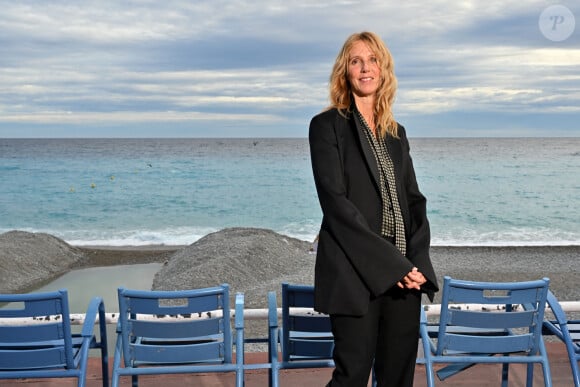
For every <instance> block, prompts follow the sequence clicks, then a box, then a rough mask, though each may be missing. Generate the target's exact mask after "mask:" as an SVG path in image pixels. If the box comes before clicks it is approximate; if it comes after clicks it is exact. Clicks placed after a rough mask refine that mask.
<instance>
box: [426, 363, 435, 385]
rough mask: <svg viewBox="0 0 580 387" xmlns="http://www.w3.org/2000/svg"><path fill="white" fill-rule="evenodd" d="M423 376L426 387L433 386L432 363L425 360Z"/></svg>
mask: <svg viewBox="0 0 580 387" xmlns="http://www.w3.org/2000/svg"><path fill="white" fill-rule="evenodd" d="M425 376H426V378H427V387H435V373H434V372H433V363H432V362H430V361H428V360H427V361H426V362H425Z"/></svg>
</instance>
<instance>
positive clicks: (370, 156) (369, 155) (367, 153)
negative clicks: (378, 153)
mask: <svg viewBox="0 0 580 387" xmlns="http://www.w3.org/2000/svg"><path fill="white" fill-rule="evenodd" d="M352 118H353V121H354V122H355V126H356V133H357V135H358V140H359V143H360V144H361V147H362V150H363V155H364V157H365V160H366V162H367V165H368V166H369V169H370V170H371V174H372V175H373V180H374V181H375V184H376V186H377V187H380V181H381V180H380V178H379V166H378V165H377V160H376V159H375V155H374V153H373V150H372V149H371V144H369V141H368V139H367V137H366V134H365V132H364V130H365V128H364V127H363V124H362V122H360V119H359V118H358V116H357V115H356V114H354V113H353V114H352Z"/></svg>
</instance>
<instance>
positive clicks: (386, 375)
mask: <svg viewBox="0 0 580 387" xmlns="http://www.w3.org/2000/svg"><path fill="white" fill-rule="evenodd" d="M420 308H421V293H420V292H419V291H416V290H407V289H400V288H398V287H394V288H392V289H390V290H389V291H387V292H386V293H385V294H383V295H381V296H379V297H377V298H376V299H373V300H371V302H370V305H369V310H368V312H367V314H365V315H363V316H345V315H331V316H330V320H331V324H332V333H333V335H334V341H335V346H334V353H333V357H334V362H335V367H336V368H335V369H334V372H333V373H332V380H331V381H330V382H329V383H328V385H327V386H330V387H363V386H364V387H366V386H367V383H368V380H369V375H370V371H371V368H372V367H373V360H374V370H375V376H376V379H377V386H378V387H391V386H392V387H405V386H409V387H412V386H413V377H414V374H415V362H416V359H417V346H418V344H419V320H420V311H421V309H420Z"/></svg>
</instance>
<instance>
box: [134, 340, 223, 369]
mask: <svg viewBox="0 0 580 387" xmlns="http://www.w3.org/2000/svg"><path fill="white" fill-rule="evenodd" d="M132 350H133V351H134V355H135V356H134V358H135V360H134V364H135V365H143V364H195V363H208V364H212V363H223V362H224V344H223V342H210V343H202V344H185V345H179V344H175V343H165V344H164V345H142V344H139V345H135V346H134V347H133V349H132Z"/></svg>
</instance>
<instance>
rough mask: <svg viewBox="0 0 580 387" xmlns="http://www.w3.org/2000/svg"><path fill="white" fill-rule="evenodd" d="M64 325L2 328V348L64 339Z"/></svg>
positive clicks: (0, 331) (51, 324) (0, 330)
mask: <svg viewBox="0 0 580 387" xmlns="http://www.w3.org/2000/svg"><path fill="white" fill-rule="evenodd" d="M61 325H62V323H60V322H56V323H50V324H33V325H6V326H0V348H2V347H3V346H4V345H6V344H7V343H19V342H26V343H29V342H36V341H40V342H43V341H50V340H58V339H63V338H64V332H63V329H62V326H61Z"/></svg>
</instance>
